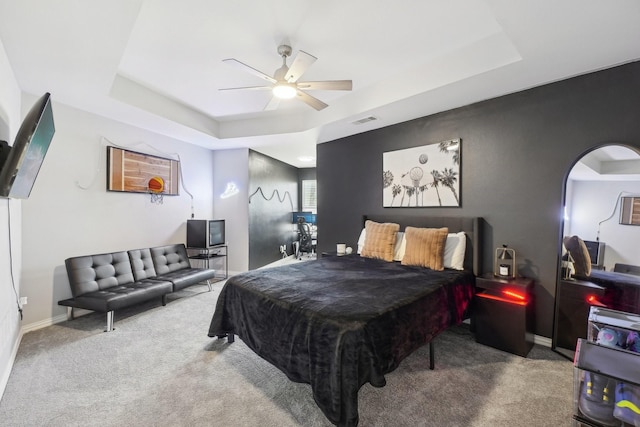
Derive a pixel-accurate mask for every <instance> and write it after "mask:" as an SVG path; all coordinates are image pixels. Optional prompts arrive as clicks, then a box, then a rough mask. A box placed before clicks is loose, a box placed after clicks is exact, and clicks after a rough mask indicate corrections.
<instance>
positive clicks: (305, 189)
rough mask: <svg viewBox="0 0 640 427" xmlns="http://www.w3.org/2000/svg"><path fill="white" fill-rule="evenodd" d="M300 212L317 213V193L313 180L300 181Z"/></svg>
mask: <svg viewBox="0 0 640 427" xmlns="http://www.w3.org/2000/svg"><path fill="white" fill-rule="evenodd" d="M302 210H303V211H305V212H312V213H318V192H317V187H316V180H315V179H305V180H302Z"/></svg>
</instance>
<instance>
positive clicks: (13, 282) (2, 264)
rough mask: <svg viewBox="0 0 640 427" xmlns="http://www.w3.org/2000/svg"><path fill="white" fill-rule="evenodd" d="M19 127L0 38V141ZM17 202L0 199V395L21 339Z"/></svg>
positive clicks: (13, 87)
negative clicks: (18, 296)
mask: <svg viewBox="0 0 640 427" xmlns="http://www.w3.org/2000/svg"><path fill="white" fill-rule="evenodd" d="M19 126H20V88H19V87H18V83H17V81H16V79H15V76H14V75H13V71H12V69H11V66H10V65H9V60H8V58H7V55H6V52H5V50H4V46H3V45H2V41H0V140H4V141H7V142H9V143H10V144H12V143H13V138H14V137H15V134H16V132H17V131H18V127H19ZM20 205H21V204H20V201H18V200H11V201H9V200H8V199H3V198H0V397H1V396H2V394H3V392H4V389H5V386H6V384H7V381H8V380H9V374H10V373H11V366H12V365H13V359H14V358H15V353H16V351H17V347H18V343H19V339H20V315H19V311H18V306H17V302H16V293H17V294H18V295H19V294H20V266H21V263H22V256H21V250H20V249H21V246H22V236H21V235H20V228H21V219H20V210H21V209H20V208H21V206H20ZM10 260H11V262H10ZM12 271H13V278H12V274H11V273H12ZM14 287H15V291H14Z"/></svg>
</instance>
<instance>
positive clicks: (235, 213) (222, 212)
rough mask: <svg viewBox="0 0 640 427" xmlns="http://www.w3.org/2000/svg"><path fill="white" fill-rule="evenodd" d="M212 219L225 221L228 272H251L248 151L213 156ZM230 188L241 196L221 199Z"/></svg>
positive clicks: (225, 151) (221, 153) (224, 151)
mask: <svg viewBox="0 0 640 427" xmlns="http://www.w3.org/2000/svg"><path fill="white" fill-rule="evenodd" d="M213 159H214V166H213V177H214V178H213V193H214V204H213V213H214V215H213V217H214V218H215V219H224V220H225V224H226V227H227V236H226V237H227V241H228V242H229V248H228V250H229V272H230V273H231V274H233V273H239V272H243V271H247V270H248V269H249V150H248V149H247V148H239V149H235V150H219V151H215V152H214V153H213ZM227 185H235V186H236V188H237V189H238V193H237V194H236V195H234V196H231V197H227V198H221V197H220V196H221V195H222V194H223V193H224V192H225V190H226V188H227Z"/></svg>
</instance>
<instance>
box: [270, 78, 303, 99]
mask: <svg viewBox="0 0 640 427" xmlns="http://www.w3.org/2000/svg"><path fill="white" fill-rule="evenodd" d="M272 92H273V95H274V96H277V97H278V98H280V99H291V98H293V97H295V96H296V92H297V89H296V86H295V85H294V84H291V83H287V82H278V83H276V85H275V86H274V87H273V90H272Z"/></svg>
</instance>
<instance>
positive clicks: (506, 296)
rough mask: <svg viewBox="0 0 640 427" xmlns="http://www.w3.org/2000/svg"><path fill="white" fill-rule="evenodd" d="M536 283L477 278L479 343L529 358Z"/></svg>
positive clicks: (476, 308)
mask: <svg viewBox="0 0 640 427" xmlns="http://www.w3.org/2000/svg"><path fill="white" fill-rule="evenodd" d="M533 283H534V282H533V279H528V278H522V277H520V278H516V279H503V278H500V277H495V276H493V275H484V276H481V277H478V278H476V297H475V304H474V309H473V318H472V321H473V327H474V329H475V333H476V341H477V342H479V343H480V344H484V345H488V346H491V347H494V348H497V349H500V350H504V351H508V352H509V353H513V354H517V355H518V356H522V357H526V356H527V354H528V353H529V350H531V347H533V315H534V312H533V299H532V290H533Z"/></svg>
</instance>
